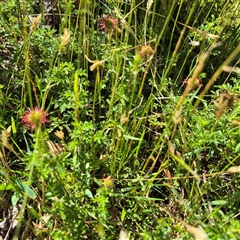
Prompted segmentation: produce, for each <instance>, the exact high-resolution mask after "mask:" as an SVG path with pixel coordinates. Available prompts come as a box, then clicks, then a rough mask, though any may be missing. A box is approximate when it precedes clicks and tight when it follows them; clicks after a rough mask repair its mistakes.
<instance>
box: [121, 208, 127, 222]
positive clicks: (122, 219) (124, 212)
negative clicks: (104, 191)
mask: <svg viewBox="0 0 240 240" xmlns="http://www.w3.org/2000/svg"><path fill="white" fill-rule="evenodd" d="M126 214H127V212H126V210H125V208H123V209H122V214H121V221H122V222H123V221H124V219H125V216H126Z"/></svg>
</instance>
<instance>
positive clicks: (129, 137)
mask: <svg viewBox="0 0 240 240" xmlns="http://www.w3.org/2000/svg"><path fill="white" fill-rule="evenodd" d="M123 136H124V137H125V138H126V139H130V140H135V141H140V140H141V138H136V137H132V136H130V135H123Z"/></svg>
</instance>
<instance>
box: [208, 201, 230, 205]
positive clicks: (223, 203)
mask: <svg viewBox="0 0 240 240" xmlns="http://www.w3.org/2000/svg"><path fill="white" fill-rule="evenodd" d="M211 203H212V205H225V204H227V201H225V200H215V201H212V202H211Z"/></svg>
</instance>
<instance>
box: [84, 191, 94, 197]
mask: <svg viewBox="0 0 240 240" xmlns="http://www.w3.org/2000/svg"><path fill="white" fill-rule="evenodd" d="M85 194H86V195H87V196H88V197H89V198H93V195H92V192H91V191H90V190H89V189H86V190H85Z"/></svg>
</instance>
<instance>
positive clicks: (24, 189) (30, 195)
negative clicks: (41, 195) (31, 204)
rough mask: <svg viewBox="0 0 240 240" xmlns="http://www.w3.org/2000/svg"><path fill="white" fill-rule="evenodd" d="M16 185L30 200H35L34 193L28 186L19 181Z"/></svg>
mask: <svg viewBox="0 0 240 240" xmlns="http://www.w3.org/2000/svg"><path fill="white" fill-rule="evenodd" d="M16 184H17V185H18V186H19V187H20V189H21V190H22V191H23V192H24V193H25V194H27V195H28V196H29V197H30V198H35V197H36V193H35V192H34V191H33V190H32V189H31V188H30V187H29V186H28V185H26V184H25V183H24V182H22V181H20V180H16Z"/></svg>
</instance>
